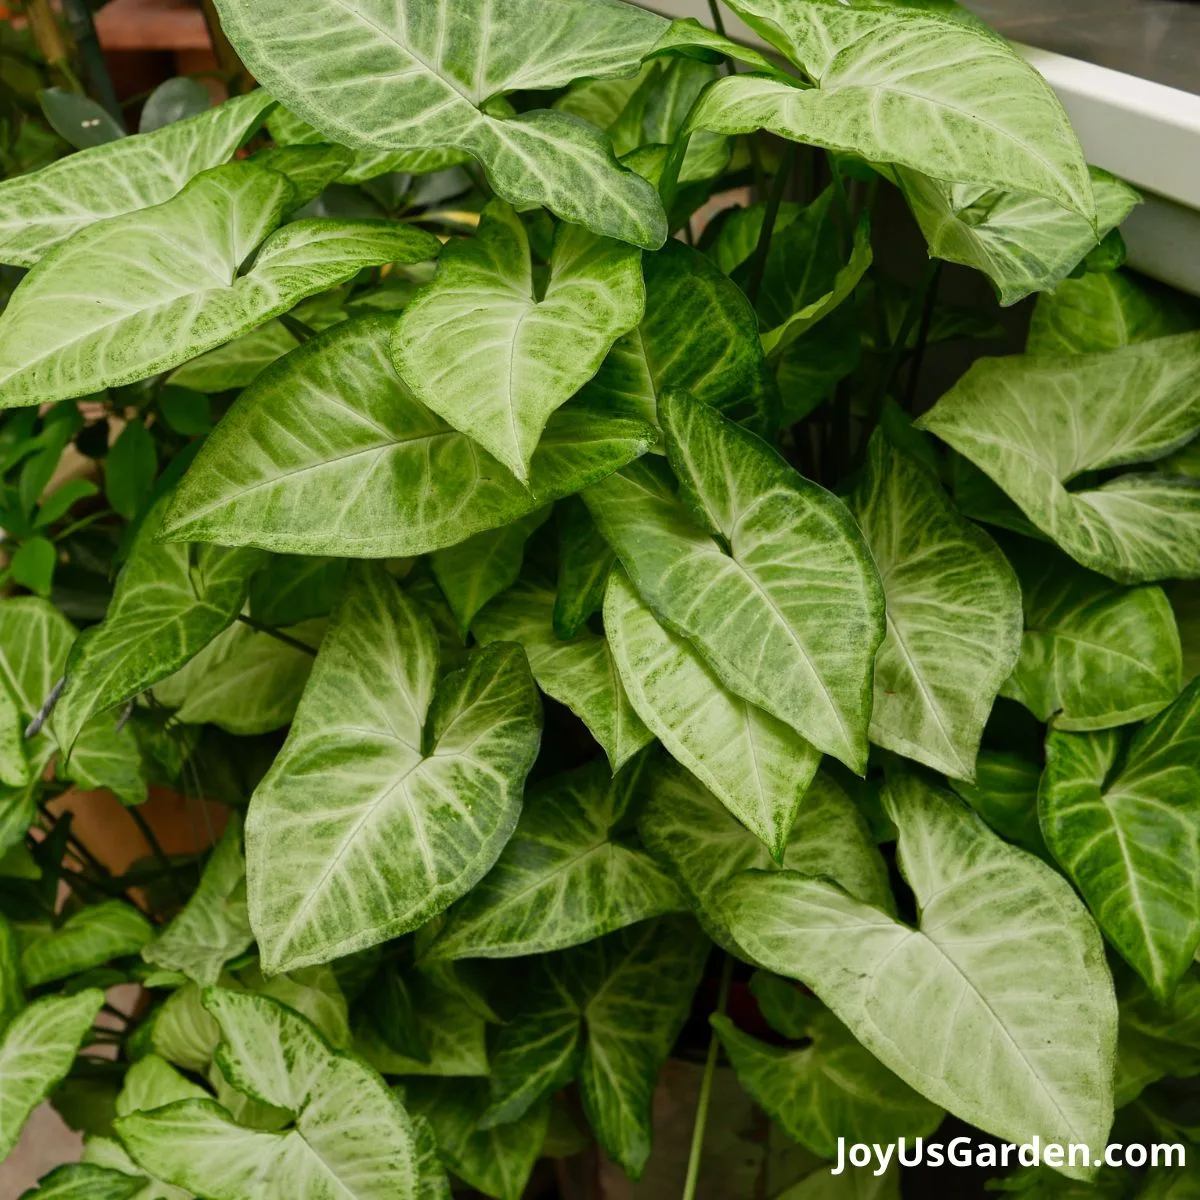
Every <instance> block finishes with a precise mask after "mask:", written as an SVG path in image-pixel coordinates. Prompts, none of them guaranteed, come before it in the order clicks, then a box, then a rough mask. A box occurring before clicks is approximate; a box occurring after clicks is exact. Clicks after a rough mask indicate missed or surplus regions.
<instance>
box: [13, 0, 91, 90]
mask: <svg viewBox="0 0 1200 1200" xmlns="http://www.w3.org/2000/svg"><path fill="white" fill-rule="evenodd" d="M25 14H26V16H27V17H28V20H29V28H30V31H31V32H32V33H33V41H34V44H35V45H36V46H37V48H38V52H39V53H40V54H41V56H42V57H43V58H44V59H45V60H46V63H47V64H48V65H49V66H50V67H52V68H53V69H54V70H56V71H59V72H61V73H62V74H63V75H64V76H65V77H66V78H67V79H68V80H69V81H70V83H71V89H72V91H76V92H82V91H83V88H81V87H80V86H79V80H78V79H76V78H75V73H74V71H72V70H71V69H70V59H69V57H68V55H67V43H66V40H65V39H64V38H63V35H62V30H61V29H60V28H59V27H58V19H57V18H56V17H55V15H54V10H53V9H52V8H51V7H50V0H29V4H28V5H27V6H26V9H25Z"/></svg>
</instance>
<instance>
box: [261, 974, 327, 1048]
mask: <svg viewBox="0 0 1200 1200" xmlns="http://www.w3.org/2000/svg"><path fill="white" fill-rule="evenodd" d="M238 979H239V980H240V981H241V982H242V983H244V984H245V985H246V987H248V988H249V989H250V990H251V991H252V992H257V993H259V994H260V995H263V996H270V997H272V998H273V999H275V1000H278V1001H279V1002H280V1003H282V1004H286V1005H287V1006H288V1008H293V1009H295V1010H296V1012H298V1013H299V1014H300V1015H301V1016H302V1017H307V1018H308V1019H309V1020H310V1021H311V1022H312V1023H313V1024H314V1025H315V1026H316V1027H317V1029H318V1030H319V1031H320V1033H321V1034H322V1036H323V1037H324V1038H325V1040H326V1041H327V1042H329V1044H330V1045H331V1046H333V1048H334V1049H335V1050H344V1049H346V1047H348V1046H349V1045H350V1016H349V1009H348V1006H347V1004H346V997H345V996H344V995H343V994H342V989H341V986H340V985H339V983H338V980H337V976H336V975H335V974H334V972H333V968H332V967H330V966H328V965H326V964H325V963H321V964H320V965H318V966H315V967H300V968H298V969H297V970H295V971H289V972H288V973H287V974H286V975H272V976H270V978H267V977H264V975H263V973H262V971H261V969H260V968H259V966H258V964H257V963H254V964H251V965H250V966H248V967H246V968H244V969H243V970H241V971H239V972H238Z"/></svg>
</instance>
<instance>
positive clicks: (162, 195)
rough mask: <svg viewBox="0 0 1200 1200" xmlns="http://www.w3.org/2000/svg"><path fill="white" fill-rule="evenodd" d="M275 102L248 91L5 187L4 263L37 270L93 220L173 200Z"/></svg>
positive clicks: (226, 155) (1, 197)
mask: <svg viewBox="0 0 1200 1200" xmlns="http://www.w3.org/2000/svg"><path fill="white" fill-rule="evenodd" d="M273 103H274V101H273V100H272V99H271V97H270V96H269V95H268V94H267V93H266V92H265V91H261V90H260V91H255V92H251V93H250V94H249V95H248V96H238V97H235V98H234V99H233V100H230V101H228V102H227V103H225V104H222V105H220V106H218V107H217V108H214V109H212V110H210V111H209V112H206V113H201V114H200V115H199V116H196V117H192V118H191V119H189V120H186V121H179V122H176V123H175V124H174V125H168V126H165V127H164V128H162V129H158V130H155V132H154V133H149V134H141V135H139V136H135V137H126V138H120V139H119V140H117V141H114V142H109V143H107V144H106V145H103V146H96V147H94V148H92V149H91V150H84V151H81V152H80V153H78V154H72V155H69V156H68V157H67V158H64V159H60V160H59V161H58V162H56V163H53V164H52V165H51V166H48V167H44V168H43V169H42V170H40V171H36V172H34V173H33V174H31V175H20V176H18V177H17V178H15V179H9V180H6V181H5V182H4V183H0V262H6V263H12V264H13V265H14V266H18V267H32V266H33V265H34V264H35V263H36V262H37V261H38V260H39V259H40V258H41V257H42V255H43V254H45V253H46V251H47V250H50V249H51V248H52V247H54V246H56V245H58V243H59V242H62V241H65V240H66V239H67V238H69V237H70V236H71V235H72V234H73V233H75V232H76V231H77V230H80V229H83V228H84V227H85V226H87V225H90V224H92V223H93V222H95V221H102V220H105V219H106V218H108V217H116V216H120V215H121V214H122V213H127V212H131V211H133V210H135V209H139V208H149V207H150V206H152V205H155V204H161V203H162V202H163V201H164V200H169V199H170V198H171V197H172V196H174V195H175V194H176V193H178V192H179V191H180V190H181V189H182V188H183V186H184V185H185V184H186V183H187V182H188V180H189V179H191V178H192V176H193V175H198V174H199V173H200V172H201V171H204V170H207V169H208V168H209V167H216V166H219V165H220V164H221V163H223V162H226V161H228V160H229V159H230V158H231V157H232V156H233V154H234V151H236V150H237V148H238V147H239V146H240V145H241V144H242V142H244V141H245V140H246V138H248V137H249V136H250V134H251V133H252V132H253V131H254V129H255V128H256V126H257V125H258V124H259V123H260V122H261V121H262V118H263V113H264V112H265V111H266V110H267V109H268V108H270V107H271V105H272V104H273Z"/></svg>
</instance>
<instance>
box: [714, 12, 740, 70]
mask: <svg viewBox="0 0 1200 1200" xmlns="http://www.w3.org/2000/svg"><path fill="white" fill-rule="evenodd" d="M708 11H709V12H710V13H711V14H712V23H713V29H715V30H716V31H717V33H718V34H720V36H721V37H725V36H726V34H725V18H724V17H722V16H721V6H720V3H719V0H708ZM725 71H726V73H727V74H729V75H736V74H737V64H736V63H735V62H734V61H733V59H732V57H730V55H728V54H727V55H725Z"/></svg>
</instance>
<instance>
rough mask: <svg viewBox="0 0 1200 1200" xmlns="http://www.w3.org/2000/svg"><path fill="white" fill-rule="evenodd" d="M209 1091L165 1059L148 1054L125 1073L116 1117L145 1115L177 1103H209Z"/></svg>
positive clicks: (118, 1098) (118, 1096) (118, 1097)
mask: <svg viewBox="0 0 1200 1200" xmlns="http://www.w3.org/2000/svg"><path fill="white" fill-rule="evenodd" d="M208 1099H211V1097H210V1096H209V1094H208V1092H206V1091H205V1090H204V1089H203V1088H202V1087H199V1086H198V1085H197V1084H194V1083H192V1081H191V1080H190V1079H185V1078H184V1076H182V1075H181V1074H180V1073H179V1072H178V1071H177V1070H175V1068H174V1067H173V1066H171V1064H170V1063H169V1062H167V1060H166V1059H165V1058H162V1057H160V1056H159V1055H157V1054H147V1055H145V1057H143V1058H139V1059H138V1060H137V1062H135V1063H134V1064H133V1065H132V1066H131V1067H130V1068H129V1070H128V1071H126V1072H125V1081H124V1083H123V1084H122V1086H121V1091H120V1093H119V1094H118V1095H117V1116H118V1117H125V1116H128V1115H129V1114H130V1113H132V1112H146V1111H148V1110H149V1109H152V1108H161V1107H162V1106H163V1105H164V1104H173V1103H174V1102H175V1101H176V1100H208Z"/></svg>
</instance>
